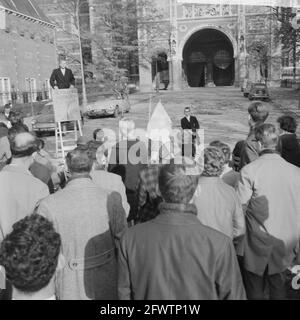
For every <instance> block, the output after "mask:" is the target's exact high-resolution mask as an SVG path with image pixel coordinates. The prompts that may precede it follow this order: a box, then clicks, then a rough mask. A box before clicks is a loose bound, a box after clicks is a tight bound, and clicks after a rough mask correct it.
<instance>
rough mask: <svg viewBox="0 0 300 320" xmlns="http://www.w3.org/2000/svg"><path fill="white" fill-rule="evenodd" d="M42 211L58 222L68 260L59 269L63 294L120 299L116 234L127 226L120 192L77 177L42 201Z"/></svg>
mask: <svg viewBox="0 0 300 320" xmlns="http://www.w3.org/2000/svg"><path fill="white" fill-rule="evenodd" d="M38 213H39V214H42V215H44V216H46V217H47V218H48V219H50V220H51V221H53V223H54V226H55V228H56V230H57V232H58V233H59V234H60V235H61V238H62V254H63V256H64V257H65V260H66V263H65V267H64V268H63V269H62V270H61V271H59V272H58V274H57V281H56V284H57V296H58V298H59V299H61V300H87V299H95V300H105V299H109V300H110V299H111V300H113V299H116V298H117V287H116V286H117V283H116V282H117V262H116V255H115V243H114V238H117V237H118V234H119V233H120V232H122V231H123V229H124V228H125V226H126V217H125V212H124V209H123V208H122V202H121V196H120V195H119V194H117V193H110V192H108V191H106V190H104V189H101V188H99V187H98V186H97V185H96V184H95V183H94V182H93V181H92V180H91V179H90V178H78V179H74V180H71V181H70V182H69V183H68V184H67V186H66V187H65V188H64V189H63V190H60V191H58V192H57V193H55V194H53V195H51V196H49V197H48V198H47V199H45V200H44V201H42V203H41V205H40V206H39V208H38Z"/></svg>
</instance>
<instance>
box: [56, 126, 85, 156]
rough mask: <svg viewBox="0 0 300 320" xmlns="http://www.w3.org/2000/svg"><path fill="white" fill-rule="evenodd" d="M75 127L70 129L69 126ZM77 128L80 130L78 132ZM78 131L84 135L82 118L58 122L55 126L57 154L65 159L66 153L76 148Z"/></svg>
mask: <svg viewBox="0 0 300 320" xmlns="http://www.w3.org/2000/svg"><path fill="white" fill-rule="evenodd" d="M70 126H72V127H73V129H71V130H69V129H68V127H70ZM77 129H78V131H79V132H77ZM78 133H79V135H80V136H82V129H81V123H80V120H74V121H68V122H67V123H65V122H56V128H55V156H56V158H62V159H63V160H64V159H65V156H66V153H67V152H68V151H71V150H73V149H75V148H76V146H77V140H78Z"/></svg>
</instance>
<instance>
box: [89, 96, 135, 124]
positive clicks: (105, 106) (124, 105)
mask: <svg viewBox="0 0 300 320" xmlns="http://www.w3.org/2000/svg"><path fill="white" fill-rule="evenodd" d="M86 109H87V111H86V112H85V115H86V116H87V117H89V118H100V117H109V116H113V117H115V118H116V117H118V116H119V114H123V113H126V112H129V111H130V102H129V99H128V98H127V97H125V98H123V99H122V98H121V97H118V98H116V97H115V96H114V94H113V93H111V94H107V95H105V96H102V97H101V99H99V100H97V101H96V102H94V103H90V104H88V105H87V108H86Z"/></svg>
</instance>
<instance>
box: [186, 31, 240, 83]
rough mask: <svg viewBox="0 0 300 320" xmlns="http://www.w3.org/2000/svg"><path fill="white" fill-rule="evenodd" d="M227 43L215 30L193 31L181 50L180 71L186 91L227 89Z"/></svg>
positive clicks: (230, 70)
mask: <svg viewBox="0 0 300 320" xmlns="http://www.w3.org/2000/svg"><path fill="white" fill-rule="evenodd" d="M233 56H234V50H233V46H232V43H231V41H230V40H229V39H228V37H227V36H226V35H225V34H224V33H223V32H221V31H219V30H216V29H210V28H207V29H201V30H199V31H196V32H195V33H194V34H193V35H192V36H191V37H190V38H189V39H188V40H187V42H186V44H185V46H184V48H183V62H182V66H183V70H184V72H185V76H186V79H187V82H188V85H189V86H190V87H204V86H231V85H233V83H234V58H233Z"/></svg>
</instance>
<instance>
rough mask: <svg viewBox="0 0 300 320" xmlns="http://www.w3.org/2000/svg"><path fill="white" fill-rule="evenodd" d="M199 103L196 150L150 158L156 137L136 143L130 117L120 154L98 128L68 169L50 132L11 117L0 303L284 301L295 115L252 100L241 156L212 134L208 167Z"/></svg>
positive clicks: (293, 252) (294, 223)
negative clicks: (49, 146) (200, 140)
mask: <svg viewBox="0 0 300 320" xmlns="http://www.w3.org/2000/svg"><path fill="white" fill-rule="evenodd" d="M190 111H191V110H190V109H189V108H186V109H185V118H186V119H184V120H183V121H181V123H185V124H184V125H185V126H187V127H188V129H190V130H192V140H191V141H192V152H191V153H189V154H188V157H186V155H185V154H184V148H183V147H182V146H179V148H178V150H180V152H179V154H174V153H173V152H172V153H170V148H166V146H165V145H164V144H160V145H159V152H157V159H156V161H153V156H152V155H151V154H150V153H151V150H152V149H151V147H149V146H151V143H153V141H150V142H149V145H146V143H145V142H143V141H141V140H140V139H138V138H137V136H136V135H135V123H134V121H133V120H132V119H130V118H123V119H122V120H121V121H120V123H119V130H120V134H121V137H122V138H121V139H120V140H119V141H118V142H117V143H116V144H115V145H114V146H113V147H112V148H111V150H108V148H107V144H106V141H107V137H106V136H105V133H104V131H103V130H101V129H97V130H95V131H94V133H93V137H91V138H86V137H81V138H80V139H79V140H78V143H77V147H76V148H75V149H74V150H73V151H70V152H69V153H68V154H67V156H66V159H65V162H66V169H65V170H64V172H58V171H57V169H56V168H55V167H54V166H53V164H52V162H51V157H50V156H49V154H48V153H47V152H46V151H45V150H44V142H43V140H42V139H38V138H37V137H36V136H35V135H34V134H33V133H31V132H29V130H28V128H27V127H26V126H25V125H24V124H23V123H22V121H21V120H20V119H17V120H16V119H15V120H14V118H11V115H9V114H7V122H6V123H5V122H4V121H3V122H2V123H0V134H1V135H0V163H1V164H2V166H1V171H0V202H1V206H0V265H1V266H3V267H4V269H5V272H6V280H7V281H6V289H5V290H1V291H0V298H1V299H15V300H55V299H60V300H69V299H70V300H86V299H93V300H117V299H122V300H128V299H133V300H141V299H143V300H151V299H156V300H165V299H187V300H189V299H195V300H200V299H219V300H221V299H222V300H223V299H232V300H244V299H286V298H287V292H286V275H287V270H288V269H289V268H290V267H292V266H294V265H297V264H298V263H299V264H300V261H299V260H300V252H299V244H300V197H299V193H300V145H299V142H298V140H297V136H296V128H297V123H296V120H295V118H294V117H292V116H290V115H283V116H281V117H280V118H278V120H277V123H276V124H271V123H267V119H268V116H269V111H268V109H267V108H266V106H265V105H264V104H263V103H261V102H253V103H251V104H250V106H249V108H248V120H249V134H248V136H247V137H245V139H244V140H242V141H237V143H236V145H235V147H234V149H233V151H232V152H231V148H230V147H229V146H228V145H227V144H226V143H225V142H223V141H220V140H215V141H212V142H210V144H209V145H208V146H206V147H205V148H204V151H203V154H202V158H201V159H202V160H203V164H200V160H199V159H196V158H195V153H196V150H195V148H196V144H195V141H196V140H197V135H196V134H195V132H196V130H197V129H199V127H200V126H199V123H198V121H197V119H196V118H191V115H190ZM246 116H247V115H246V114H245V117H246ZM15 118H16V117H15ZM191 119H192V121H191ZM195 119H196V120H195ZM8 122H9V124H8ZM192 122H193V124H190V123H192ZM190 126H191V127H190ZM171 141H172V140H171ZM183 144H184V143H183ZM132 148H134V150H136V153H137V155H138V159H139V161H138V162H135V161H130V157H129V153H130V152H131V151H132ZM171 149H172V150H174V148H171ZM181 151H182V152H181ZM124 159H126V160H127V161H123V160H124ZM179 159H180V161H179Z"/></svg>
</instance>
